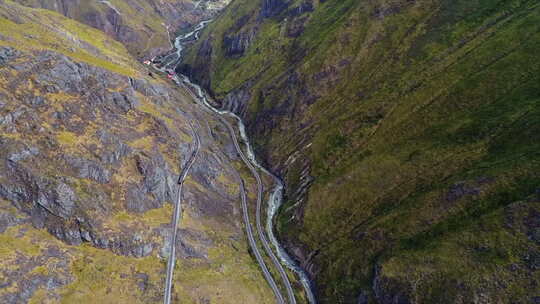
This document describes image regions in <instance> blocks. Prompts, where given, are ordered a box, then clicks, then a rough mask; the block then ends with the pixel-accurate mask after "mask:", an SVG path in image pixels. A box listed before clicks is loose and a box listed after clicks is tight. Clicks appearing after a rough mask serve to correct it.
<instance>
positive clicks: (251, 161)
mask: <svg viewBox="0 0 540 304" xmlns="http://www.w3.org/2000/svg"><path fill="white" fill-rule="evenodd" d="M209 22H210V20H207V21H202V22H200V23H199V24H198V25H197V26H196V27H195V29H194V30H193V31H191V32H189V33H187V34H184V35H180V36H178V37H177V38H176V39H175V43H174V46H175V51H174V52H173V53H171V54H169V55H166V56H165V57H162V58H161V59H160V60H155V59H156V58H153V59H152V60H151V61H152V62H153V64H152V67H154V68H155V69H157V70H159V71H161V72H167V73H169V75H172V80H173V81H174V82H175V83H176V84H177V85H179V86H184V87H185V88H187V91H188V92H189V93H190V94H191V95H192V97H193V98H194V100H195V101H196V102H197V103H198V104H199V105H201V106H202V107H203V109H205V110H207V111H209V112H210V113H211V114H213V115H216V116H217V118H218V119H219V120H220V121H221V122H222V123H223V124H224V125H225V126H226V127H227V129H228V131H229V133H230V136H231V138H232V140H233V143H234V146H235V149H236V151H237V153H238V155H239V156H240V158H241V159H242V161H243V162H244V163H245V165H246V166H247V167H248V168H249V170H250V172H251V173H252V174H253V176H254V177H255V179H256V181H257V204H256V219H255V220H256V227H257V236H258V238H259V240H260V242H261V244H262V246H263V248H264V251H265V253H266V255H267V256H268V257H269V258H270V260H271V261H272V264H273V266H274V267H275V268H276V270H277V272H278V273H279V276H280V279H281V281H282V282H283V285H284V287H285V289H286V292H287V298H288V301H285V298H284V296H283V295H282V291H281V290H280V288H279V287H278V285H277V284H276V281H275V279H274V277H273V276H272V274H271V273H270V271H269V270H268V266H267V265H266V263H265V261H264V259H263V256H262V255H261V253H260V251H259V248H258V245H257V242H256V240H255V237H254V235H253V230H252V227H251V222H250V220H249V210H248V205H247V194H246V189H245V186H244V181H243V180H241V181H240V183H241V185H240V190H241V191H240V192H241V193H240V197H241V201H242V210H243V220H244V224H245V226H246V233H247V236H248V242H249V245H250V247H251V249H252V251H253V253H254V255H255V258H256V260H257V263H258V264H259V266H260V268H261V270H262V272H263V275H264V277H265V279H266V281H267V282H268V284H269V285H270V288H271V289H272V291H273V292H274V294H275V296H276V300H277V303H279V304H287V303H289V304H296V298H295V295H294V290H293V288H292V285H291V283H290V281H289V278H288V276H287V273H286V271H285V269H284V268H283V265H282V264H281V262H280V260H279V259H278V258H277V257H276V255H275V254H274V251H273V250H272V248H271V246H270V243H269V241H268V239H267V236H266V231H265V230H264V229H263V225H262V219H261V213H262V212H261V210H262V200H263V194H264V186H263V182H262V179H261V176H260V174H259V169H260V170H262V171H263V172H265V173H268V174H269V175H271V176H272V177H274V176H273V175H272V174H270V173H269V172H268V171H267V170H266V169H264V168H263V167H261V166H260V165H259V164H258V163H257V161H256V160H255V157H254V155H253V152H252V150H251V146H250V144H249V140H248V138H247V136H246V134H245V130H244V125H243V123H242V120H241V119H240V118H239V117H238V116H237V115H235V114H234V113H232V112H229V111H222V110H218V109H216V108H214V107H213V106H212V105H210V103H209V102H208V100H207V99H206V96H205V94H204V92H203V91H202V89H201V87H200V86H198V85H196V84H194V83H192V82H191V81H190V80H189V78H187V77H186V76H184V75H175V74H174V70H169V69H168V67H169V66H173V64H174V66H175V67H176V66H177V65H178V63H179V62H180V59H181V54H182V50H183V45H182V43H183V42H185V41H186V40H189V39H192V38H191V37H193V36H194V38H195V40H196V39H198V38H199V32H200V31H201V30H202V29H203V28H204V27H205V25H206V24H207V23H209ZM173 55H176V56H174V57H176V58H174V59H172V60H170V58H171V57H172V56H173ZM156 62H159V66H158V65H156V64H155V63H156ZM190 88H191V89H193V90H194V91H195V92H197V96H195V94H193V92H192V91H191V90H190ZM225 115H227V116H230V117H232V118H234V119H235V120H236V121H237V122H238V129H239V130H240V135H241V136H242V139H244V141H245V142H246V146H247V152H248V156H249V157H246V155H245V154H244V152H243V151H242V148H241V147H240V144H239V142H238V138H237V134H236V132H235V129H234V128H233V126H232V125H231V123H230V122H229V121H228V120H227V119H225V118H224V116H225ZM193 132H194V133H195V134H196V132H195V130H193ZM196 137H197V141H198V145H200V142H199V139H198V135H197V134H196ZM196 151H198V149H197V150H196ZM192 156H193V157H192V159H191V161H194V158H195V157H196V153H194V154H193V155H192ZM191 164H192V163H191ZM186 168H187V170H189V169H188V167H186ZM186 174H187V171H184V172H183V175H182V176H183V178H185V175H186ZM182 176H181V179H180V180H179V184H180V189H179V191H180V192H181V185H182V183H183V179H182ZM274 178H275V177H274ZM275 179H277V178H275ZM278 187H281V184H280V183H278ZM276 189H277V188H276ZM180 194H181V193H180ZM177 208H180V198H179V201H178V204H177ZM177 213H179V211H177V210H176V209H175V217H176V218H175V219H174V220H173V221H175V223H177V221H178V216H177ZM175 227H176V226H175ZM270 229H271V228H270ZM173 238H176V233H175V234H173ZM276 242H277V241H276ZM173 244H174V243H173ZM277 250H278V253H280V258H281V259H282V260H283V261H284V263H285V264H286V265H287V266H288V267H289V268H291V269H292V270H294V271H295V272H296V273H297V274H299V275H300V277H301V281H302V284H303V286H304V288H305V290H306V293H307V295H308V300H309V302H310V303H315V300H314V297H313V296H312V292H311V289H310V284H309V281H308V280H307V277H306V276H305V274H304V273H303V272H302V271H301V270H299V268H298V267H297V266H295V265H293V262H292V261H291V260H290V258H288V256H287V258H288V259H284V258H283V255H286V254H285V253H284V252H280V251H279V250H280V248H279V246H278V248H277ZM171 259H172V261H171ZM173 269H174V247H173V251H172V254H171V256H170V257H169V263H168V265H167V282H166V283H167V284H166V289H165V299H164V304H170V297H171V287H172V273H173Z"/></svg>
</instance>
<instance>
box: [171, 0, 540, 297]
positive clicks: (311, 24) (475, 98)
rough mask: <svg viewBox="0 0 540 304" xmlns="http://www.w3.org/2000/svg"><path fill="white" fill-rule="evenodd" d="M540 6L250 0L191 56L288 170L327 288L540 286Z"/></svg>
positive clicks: (305, 236) (411, 293) (190, 67)
mask: <svg viewBox="0 0 540 304" xmlns="http://www.w3.org/2000/svg"><path fill="white" fill-rule="evenodd" d="M539 50H540V3H538V1H527V0H457V1H456V0H454V1H450V0H370V1H367V0H362V1H360V0H325V1H322V0H319V1H316V0H314V1H310V0H300V1H295V0H290V1H286V0H259V1H248V0H234V1H233V2H232V3H231V4H230V5H229V7H228V8H227V9H226V11H225V12H224V13H223V14H222V15H221V16H220V17H219V18H217V19H216V21H214V22H213V23H212V24H211V25H210V26H209V27H208V29H207V30H206V31H205V33H204V34H203V36H202V37H201V39H200V40H199V41H198V42H197V43H196V44H194V45H193V46H192V47H191V48H190V49H189V52H188V54H187V55H186V59H185V63H184V65H183V66H182V67H181V68H180V71H181V72H183V73H186V74H188V75H190V76H191V77H192V78H194V79H195V80H196V81H198V82H199V83H202V84H203V85H204V86H205V87H206V88H207V89H209V90H210V91H211V93H212V94H213V95H214V96H215V97H216V100H217V102H219V103H221V105H222V106H223V107H225V108H228V109H231V110H233V111H236V112H237V113H239V114H241V115H242V116H244V117H245V119H246V122H247V125H248V129H249V133H250V134H251V135H252V136H253V138H254V139H255V144H256V148H257V152H258V154H259V155H260V156H261V157H262V158H263V159H264V160H265V161H266V162H268V163H269V164H270V165H271V166H272V167H273V168H274V170H275V171H276V172H277V173H279V174H280V175H281V176H282V177H283V178H284V179H285V181H286V184H287V191H286V192H287V193H286V204H285V206H284V207H283V208H282V210H281V213H280V215H279V218H278V232H279V235H280V237H281V239H282V240H284V241H285V242H286V243H287V248H288V250H289V252H290V253H292V254H293V255H294V256H295V257H296V258H297V259H298V260H299V261H300V262H301V264H302V265H303V267H304V268H305V269H307V270H308V272H309V273H310V274H311V276H312V278H313V279H314V283H315V286H316V292H317V296H318V298H319V300H320V302H321V303H537V302H538V301H540V292H539V290H540V288H539V287H538V286H540V272H539V269H540V54H539Z"/></svg>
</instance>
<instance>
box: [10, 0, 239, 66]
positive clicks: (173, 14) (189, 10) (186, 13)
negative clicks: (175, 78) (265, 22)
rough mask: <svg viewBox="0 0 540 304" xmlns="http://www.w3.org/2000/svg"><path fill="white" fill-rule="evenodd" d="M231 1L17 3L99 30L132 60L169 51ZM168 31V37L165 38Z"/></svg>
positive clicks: (32, 0)
mask: <svg viewBox="0 0 540 304" xmlns="http://www.w3.org/2000/svg"><path fill="white" fill-rule="evenodd" d="M229 1H230V0H217V1H208V0H202V1H192V0H174V1H157V0H151V1H146V0H145V1H141V0H126V1H123V0H122V1H101V0H92V1H80V0H76V1H71V0H70V1H65V0H53V1H43V0H42V1H37V0H19V1H16V2H19V3H21V4H23V5H27V6H30V7H35V8H44V9H48V10H53V11H56V12H59V13H60V14H63V15H64V16H66V17H69V18H71V19H75V20H77V21H79V22H82V23H84V24H87V25H89V26H92V27H94V28H97V29H99V30H102V31H103V32H105V33H106V34H108V35H109V36H111V37H113V38H115V39H116V40H118V41H120V42H122V43H123V44H125V45H126V46H127V47H128V49H129V50H130V51H131V52H132V54H134V55H135V56H137V57H139V58H141V57H146V58H149V57H152V56H155V55H157V54H159V53H161V52H163V51H164V50H166V49H167V48H168V47H169V44H170V40H171V37H172V38H174V33H175V32H176V31H178V30H182V29H187V28H190V27H191V26H193V25H195V24H197V23H198V22H200V21H201V20H205V19H209V18H211V17H213V16H214V15H216V14H217V13H218V12H219V11H220V10H222V9H223V8H224V7H225V6H226V5H227V4H228V3H229ZM167 28H168V30H169V31H170V35H171V37H169V36H168V35H167Z"/></svg>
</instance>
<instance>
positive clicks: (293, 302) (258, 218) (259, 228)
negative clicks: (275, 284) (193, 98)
mask: <svg viewBox="0 0 540 304" xmlns="http://www.w3.org/2000/svg"><path fill="white" fill-rule="evenodd" d="M220 119H221V121H222V122H223V123H224V124H225V125H226V126H227V128H228V129H229V133H230V134H231V138H232V140H233V143H234V146H235V148H236V151H237V152H238V155H240V158H241V159H242V161H243V162H244V163H245V164H246V166H247V167H248V168H249V170H250V171H251V174H253V176H254V177H255V179H256V180H257V209H256V215H255V221H256V223H257V233H258V235H259V239H260V240H261V243H262V245H263V247H264V251H265V252H266V254H267V255H268V256H269V257H270V259H271V260H272V263H273V264H274V266H275V267H276V269H277V270H278V272H279V274H280V276H281V279H282V280H283V283H284V285H285V288H286V289H287V295H288V297H289V303H291V304H296V298H295V297H294V291H293V289H292V286H291V282H290V281H289V277H288V276H287V273H286V272H285V270H284V269H283V266H282V265H281V263H280V262H279V261H278V259H277V258H276V255H275V254H274V252H273V251H272V248H270V244H269V243H268V239H267V238H266V235H265V231H264V229H263V226H262V221H261V209H262V197H263V192H264V188H263V183H262V180H261V176H260V174H259V172H258V171H257V169H256V168H255V166H253V164H252V163H251V161H250V160H249V159H248V158H247V157H246V155H245V154H244V152H243V151H242V149H241V148H240V145H239V143H238V138H237V137H236V133H235V131H234V129H233V127H232V126H231V124H230V123H229V122H228V121H226V120H225V119H222V118H221V117H220ZM241 190H242V196H243V197H245V195H246V194H245V189H244V187H243V183H242V187H241ZM242 203H243V205H245V202H244V201H243V202H242ZM247 212H248V211H247V207H246V210H244V213H245V214H244V221H245V224H246V226H248V227H250V229H251V223H250V222H249V217H248V214H246V213H247ZM255 246H256V244H255ZM259 264H260V265H261V263H260V262H259ZM263 265H264V266H263ZM263 267H264V268H266V265H265V264H264V262H263V264H262V265H261V268H263ZM263 272H264V270H263ZM267 280H268V279H267ZM269 283H270V281H269ZM270 285H272V284H271V283H270ZM272 289H273V288H272ZM274 293H276V292H275V291H274ZM276 297H277V298H278V302H280V301H281V302H280V303H285V302H282V301H283V296H282V295H281V292H279V291H278V293H276Z"/></svg>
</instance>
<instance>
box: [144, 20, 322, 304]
mask: <svg viewBox="0 0 540 304" xmlns="http://www.w3.org/2000/svg"><path fill="white" fill-rule="evenodd" d="M211 21H212V20H205V21H201V22H200V23H199V24H197V25H196V26H195V28H194V29H193V30H192V31H191V32H188V33H186V34H181V35H179V36H177V37H176V39H175V41H174V48H175V49H174V50H173V52H172V53H171V54H169V55H166V56H164V57H163V58H161V59H158V60H156V57H155V58H152V60H151V62H160V63H161V67H157V66H156V65H153V66H154V67H155V68H156V69H158V70H159V71H161V72H165V73H168V74H169V75H170V78H171V79H172V80H173V81H174V82H175V83H176V84H178V85H182V84H184V85H187V86H188V87H191V88H192V89H193V90H194V91H195V92H196V94H197V97H198V101H199V102H200V103H201V104H202V105H203V106H204V107H206V108H207V109H209V110H211V111H213V112H214V113H216V114H219V115H221V116H225V115H227V116H230V117H233V118H234V119H235V120H236V121H237V122H238V130H239V131H240V137H241V138H242V140H243V141H244V143H245V145H246V150H247V151H246V152H247V153H246V154H247V157H248V159H249V161H250V162H251V163H252V164H253V165H254V166H255V167H256V168H258V169H260V170H261V171H262V172H264V173H265V174H268V175H269V176H271V177H272V179H273V180H274V183H275V186H274V188H273V189H272V191H271V192H270V196H269V199H268V202H267V206H268V208H267V216H266V219H267V220H266V227H265V228H266V233H267V234H268V237H269V239H270V242H271V243H272V245H273V246H274V248H275V251H276V252H277V255H278V257H279V259H280V261H281V263H282V264H283V265H285V266H286V267H287V268H289V269H290V270H292V271H293V272H294V273H295V274H296V275H298V277H299V278H300V281H301V283H302V286H303V287H304V290H305V292H306V296H307V299H308V301H309V303H310V304H316V300H315V296H314V294H313V291H312V288H311V286H312V284H311V281H310V280H309V278H308V276H307V274H306V272H305V271H304V270H303V269H302V268H301V267H300V266H298V264H297V263H296V262H295V261H294V260H293V259H292V258H291V257H290V256H289V255H288V254H287V252H286V251H285V249H283V247H282V246H281V245H280V244H279V242H278V240H277V238H276V237H275V235H274V230H273V219H274V217H275V216H276V213H277V211H278V210H279V208H280V206H281V204H282V203H283V189H284V185H283V182H282V181H281V180H280V179H279V178H278V177H277V176H275V175H274V174H272V173H271V172H270V171H269V170H267V169H266V168H264V167H263V166H262V165H261V164H260V163H259V162H258V161H257V159H256V157H255V153H254V152H253V149H252V147H251V144H250V141H249V138H248V136H247V132H246V128H245V125H244V123H243V121H242V119H241V118H240V117H239V116H238V115H236V114H235V113H233V112H230V111H226V110H221V109H216V108H214V106H212V105H211V104H210V103H209V102H208V98H207V95H206V93H205V92H204V91H203V89H202V88H201V87H200V86H199V85H197V84H195V83H193V82H191V80H190V79H189V78H188V77H187V76H185V75H181V74H175V70H176V68H177V67H178V65H179V64H180V63H181V59H182V51H183V50H184V45H185V43H187V42H191V41H195V40H198V39H199V38H200V32H201V31H202V30H203V29H204V28H205V27H206V25H207V24H208V23H210V22H211ZM173 56H174V57H173ZM171 58H172V59H171ZM171 66H174V68H172V69H171V68H170V67H171Z"/></svg>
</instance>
